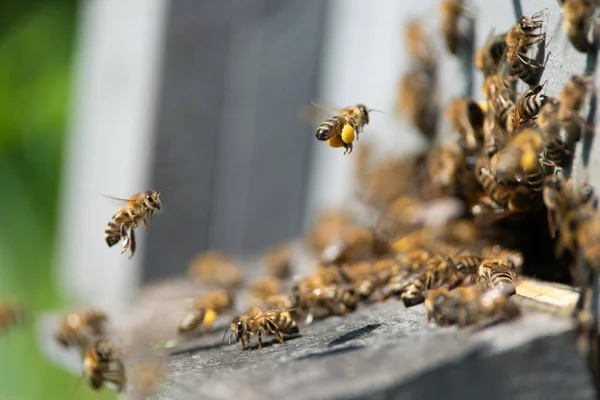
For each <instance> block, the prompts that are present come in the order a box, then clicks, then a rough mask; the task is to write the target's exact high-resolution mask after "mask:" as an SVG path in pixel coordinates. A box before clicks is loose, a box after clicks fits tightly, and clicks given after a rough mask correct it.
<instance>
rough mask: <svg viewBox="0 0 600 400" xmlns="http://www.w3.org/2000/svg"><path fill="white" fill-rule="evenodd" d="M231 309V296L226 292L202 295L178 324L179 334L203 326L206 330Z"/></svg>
mask: <svg viewBox="0 0 600 400" xmlns="http://www.w3.org/2000/svg"><path fill="white" fill-rule="evenodd" d="M232 308H233V294H232V293H230V292H229V291H228V290H225V289H219V290H213V291H210V292H207V293H204V294H203V295H201V296H200V297H198V298H196V299H195V301H194V304H193V307H192V308H191V310H190V311H189V312H188V313H187V314H186V315H185V316H184V317H183V319H182V320H181V322H180V323H179V327H178V330H179V333H190V332H193V331H195V330H197V329H198V327H200V325H203V326H204V327H206V328H207V329H209V328H210V326H211V325H212V324H213V322H214V321H215V319H216V318H217V317H218V316H219V314H222V313H224V312H227V311H229V310H231V309H232Z"/></svg>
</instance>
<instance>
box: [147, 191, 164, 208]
mask: <svg viewBox="0 0 600 400" xmlns="http://www.w3.org/2000/svg"><path fill="white" fill-rule="evenodd" d="M146 201H147V202H148V205H150V206H151V207H152V208H156V209H157V210H160V206H161V202H160V192H156V191H154V190H148V191H147V192H146Z"/></svg>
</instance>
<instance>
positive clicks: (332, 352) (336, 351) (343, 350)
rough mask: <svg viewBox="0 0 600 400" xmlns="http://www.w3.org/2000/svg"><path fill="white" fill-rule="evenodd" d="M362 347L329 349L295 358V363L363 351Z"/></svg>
mask: <svg viewBox="0 0 600 400" xmlns="http://www.w3.org/2000/svg"><path fill="white" fill-rule="evenodd" d="M364 347H365V346H364V345H350V346H346V347H338V348H337V349H330V350H326V351H322V352H320V353H311V354H306V355H304V356H300V357H298V358H296V360H295V361H300V360H307V359H310V358H323V357H329V356H333V355H336V354H343V353H348V352H352V351H357V350H360V349H363V348H364Z"/></svg>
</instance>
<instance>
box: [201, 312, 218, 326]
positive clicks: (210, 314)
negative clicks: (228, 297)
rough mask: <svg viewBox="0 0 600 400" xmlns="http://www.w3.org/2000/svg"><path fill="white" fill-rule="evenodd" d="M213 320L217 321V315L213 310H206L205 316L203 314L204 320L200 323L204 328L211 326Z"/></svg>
mask: <svg viewBox="0 0 600 400" xmlns="http://www.w3.org/2000/svg"><path fill="white" fill-rule="evenodd" d="M215 319H217V313H216V312H215V310H206V314H204V319H203V320H202V323H203V324H204V325H206V326H209V325H212V323H213V322H215Z"/></svg>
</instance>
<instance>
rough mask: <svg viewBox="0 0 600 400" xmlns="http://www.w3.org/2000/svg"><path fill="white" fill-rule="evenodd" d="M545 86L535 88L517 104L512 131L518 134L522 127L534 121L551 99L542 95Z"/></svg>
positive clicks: (525, 94) (526, 93)
mask: <svg viewBox="0 0 600 400" xmlns="http://www.w3.org/2000/svg"><path fill="white" fill-rule="evenodd" d="M543 87H544V85H538V86H536V87H535V88H533V89H531V90H528V91H526V92H525V93H524V94H523V96H522V97H521V98H520V99H519V100H518V101H517V103H516V104H515V109H514V111H513V115H512V131H511V132H516V131H517V129H518V128H519V126H520V125H522V124H524V123H526V122H528V121H530V120H532V119H534V118H535V117H536V116H537V115H538V113H539V112H540V110H541V109H542V107H543V106H544V104H546V103H547V102H548V100H549V97H548V96H546V95H545V94H543V93H540V92H541V91H542V89H543Z"/></svg>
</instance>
